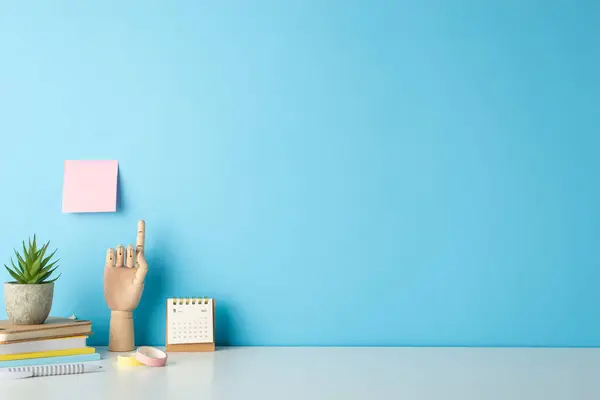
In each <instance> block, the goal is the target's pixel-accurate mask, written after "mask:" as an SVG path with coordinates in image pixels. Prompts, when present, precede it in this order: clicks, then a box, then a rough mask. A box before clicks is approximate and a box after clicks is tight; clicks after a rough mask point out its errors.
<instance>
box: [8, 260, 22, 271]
mask: <svg viewBox="0 0 600 400" xmlns="http://www.w3.org/2000/svg"><path fill="white" fill-rule="evenodd" d="M10 264H11V265H12V267H13V269H14V270H15V271H17V273H18V274H19V275H21V274H22V273H23V269H22V268H21V265H19V266H18V267H17V266H16V265H15V262H14V261H13V259H12V258H11V259H10ZM17 264H19V263H17Z"/></svg>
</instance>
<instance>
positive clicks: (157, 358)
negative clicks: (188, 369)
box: [135, 346, 167, 367]
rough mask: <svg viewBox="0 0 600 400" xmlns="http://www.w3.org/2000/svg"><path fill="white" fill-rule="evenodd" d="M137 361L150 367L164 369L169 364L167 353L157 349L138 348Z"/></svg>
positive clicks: (148, 347)
mask: <svg viewBox="0 0 600 400" xmlns="http://www.w3.org/2000/svg"><path fill="white" fill-rule="evenodd" d="M135 359H136V360H138V361H139V362H141V363H142V364H144V365H148V366H150V367H163V366H164V365H165V364H166V363H167V353H165V352H164V351H162V350H159V349H157V348H155V347H150V346H142V347H138V349H137V351H136V352H135Z"/></svg>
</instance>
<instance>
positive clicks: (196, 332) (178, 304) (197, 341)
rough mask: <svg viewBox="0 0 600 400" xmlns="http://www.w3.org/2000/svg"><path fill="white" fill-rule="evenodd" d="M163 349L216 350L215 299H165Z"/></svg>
mask: <svg viewBox="0 0 600 400" xmlns="http://www.w3.org/2000/svg"><path fill="white" fill-rule="evenodd" d="M166 334H167V335H166V336H167V340H166V348H167V352H169V351H214V350H215V300H214V299H209V298H201V297H186V298H169V299H167V332H166Z"/></svg>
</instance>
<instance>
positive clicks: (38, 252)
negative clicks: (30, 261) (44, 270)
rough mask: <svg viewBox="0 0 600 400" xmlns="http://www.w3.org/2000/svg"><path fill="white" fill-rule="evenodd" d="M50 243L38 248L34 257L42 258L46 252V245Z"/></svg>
mask: <svg viewBox="0 0 600 400" xmlns="http://www.w3.org/2000/svg"><path fill="white" fill-rule="evenodd" d="M49 245H50V242H48V243H46V244H45V245H43V246H42V248H41V249H39V250H38V251H37V253H36V258H40V259H42V260H43V259H44V255H45V254H46V250H48V246H49Z"/></svg>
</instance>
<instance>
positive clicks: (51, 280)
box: [46, 274, 62, 283]
mask: <svg viewBox="0 0 600 400" xmlns="http://www.w3.org/2000/svg"><path fill="white" fill-rule="evenodd" d="M61 275H62V274H58V276H57V277H56V278H54V279H50V280H49V281H46V283H52V282H54V281H56V280H57V279H58V278H60V276H61Z"/></svg>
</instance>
